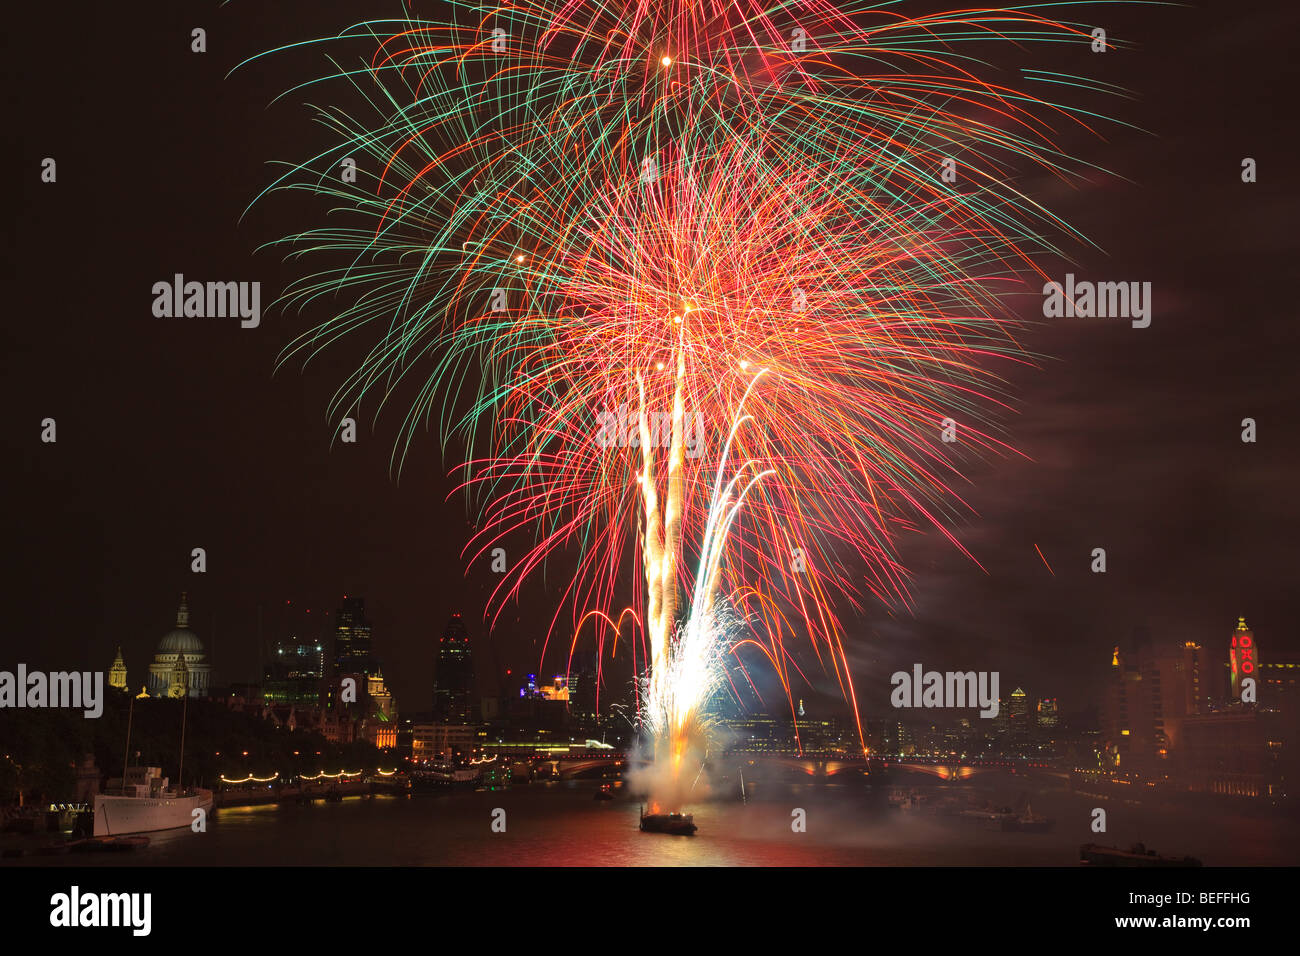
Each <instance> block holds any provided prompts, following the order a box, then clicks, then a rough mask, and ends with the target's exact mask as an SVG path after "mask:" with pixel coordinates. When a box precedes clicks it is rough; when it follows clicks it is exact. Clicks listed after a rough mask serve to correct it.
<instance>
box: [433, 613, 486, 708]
mask: <svg viewBox="0 0 1300 956" xmlns="http://www.w3.org/2000/svg"><path fill="white" fill-rule="evenodd" d="M475 690H476V688H475V684H474V652H473V649H472V648H471V647H470V643H469V631H467V630H466V629H465V622H464V621H462V620H461V617H460V615H459V614H453V615H452V618H451V620H450V621H448V622H447V627H446V628H445V629H444V630H443V632H442V637H441V638H439V639H438V659H437V663H436V665H435V671H434V684H433V719H434V720H435V721H438V722H440V723H447V724H475V723H478V720H479V714H478V712H477V711H478V708H477V706H475V704H476V694H475Z"/></svg>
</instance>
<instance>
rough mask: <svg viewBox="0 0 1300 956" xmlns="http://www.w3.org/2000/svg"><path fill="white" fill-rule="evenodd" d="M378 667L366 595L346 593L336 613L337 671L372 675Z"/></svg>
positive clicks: (335, 657) (335, 647)
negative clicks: (372, 650)
mask: <svg viewBox="0 0 1300 956" xmlns="http://www.w3.org/2000/svg"><path fill="white" fill-rule="evenodd" d="M375 670H376V666H375V661H374V658H373V656H372V654H371V638H370V619H369V618H367V617H366V601H365V598H359V597H358V598H350V597H348V596H347V595H344V596H343V606H342V607H341V608H339V609H338V611H337V612H336V613H335V616H334V674H335V676H339V675H343V674H364V675H366V676H367V677H369V676H370V675H371V674H373V673H374V672H375Z"/></svg>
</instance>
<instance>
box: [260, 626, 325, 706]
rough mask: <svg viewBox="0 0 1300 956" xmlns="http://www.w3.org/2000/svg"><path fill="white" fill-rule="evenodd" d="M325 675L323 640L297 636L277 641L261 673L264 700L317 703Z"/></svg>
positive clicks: (284, 702)
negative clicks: (302, 638) (319, 641)
mask: <svg viewBox="0 0 1300 956" xmlns="http://www.w3.org/2000/svg"><path fill="white" fill-rule="evenodd" d="M324 677H325V647H324V645H323V644H319V643H317V642H315V641H304V640H300V639H299V638H296V637H291V638H288V639H287V640H282V641H278V642H277V643H276V646H275V647H274V648H273V649H272V652H271V662H270V663H269V664H268V665H267V666H266V670H265V672H264V673H263V675H262V696H263V700H264V701H265V702H266V703H268V704H294V705H298V706H306V705H314V704H318V703H320V699H321V692H322V687H321V682H322V680H323V679H324Z"/></svg>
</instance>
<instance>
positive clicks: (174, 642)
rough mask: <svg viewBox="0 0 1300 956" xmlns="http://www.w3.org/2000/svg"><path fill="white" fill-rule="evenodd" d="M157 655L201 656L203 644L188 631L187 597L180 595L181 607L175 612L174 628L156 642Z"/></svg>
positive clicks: (188, 609) (195, 635) (196, 636)
mask: <svg viewBox="0 0 1300 956" xmlns="http://www.w3.org/2000/svg"><path fill="white" fill-rule="evenodd" d="M158 653H159V654H202V653H203V642H202V641H200V640H199V636H198V635H197V634H195V633H194V632H193V631H191V630H190V605H189V596H188V595H186V594H182V595H181V606H180V608H179V609H178V610H177V611H176V626H175V627H174V628H172V629H171V630H170V631H168V632H167V633H166V634H164V635H163V639H162V640H161V641H159V642H158Z"/></svg>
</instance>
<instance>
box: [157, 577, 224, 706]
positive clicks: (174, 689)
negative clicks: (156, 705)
mask: <svg viewBox="0 0 1300 956" xmlns="http://www.w3.org/2000/svg"><path fill="white" fill-rule="evenodd" d="M211 680H212V665H211V664H209V663H208V658H207V652H206V651H205V650H204V649H203V642H202V641H200V640H199V636H198V635H197V634H195V633H194V632H193V631H192V630H190V606H189V596H188V595H186V594H181V603H180V607H179V608H178V609H177V611H176V626H175V627H174V628H173V629H172V630H170V631H168V632H167V633H166V634H164V635H163V638H162V640H161V641H159V642H158V650H157V652H156V653H155V654H154V657H153V663H152V664H150V665H149V684H148V691H149V696H150V697H175V696H181V695H183V694H184V693H185V688H187V687H188V688H189V696H191V697H207V696H208V691H209V685H210V683H211Z"/></svg>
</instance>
